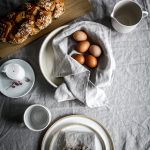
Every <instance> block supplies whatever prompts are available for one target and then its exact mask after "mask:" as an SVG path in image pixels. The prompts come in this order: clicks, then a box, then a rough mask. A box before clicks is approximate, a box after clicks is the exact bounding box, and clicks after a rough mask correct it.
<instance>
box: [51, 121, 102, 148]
mask: <svg viewBox="0 0 150 150" xmlns="http://www.w3.org/2000/svg"><path fill="white" fill-rule="evenodd" d="M71 126H83V127H85V128H87V129H88V130H90V131H92V132H94V133H95V134H96V136H97V138H98V140H99V141H100V138H101V137H100V135H99V134H98V133H97V132H96V131H94V130H93V129H92V128H91V127H88V126H86V125H83V124H79V123H77V124H70V125H67V126H65V127H63V128H62V129H60V130H59V131H57V132H56V133H55V134H54V136H53V138H52V140H51V143H52V141H53V139H54V138H56V136H57V135H58V134H59V133H60V132H61V130H64V129H66V128H69V127H71ZM49 150H51V144H50V146H49Z"/></svg>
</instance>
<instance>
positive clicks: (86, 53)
mask: <svg viewBox="0 0 150 150" xmlns="http://www.w3.org/2000/svg"><path fill="white" fill-rule="evenodd" d="M73 39H74V40H75V41H76V42H78V43H77V45H76V50H77V51H78V52H79V54H75V55H73V56H72V57H73V58H74V59H75V60H76V61H77V62H79V63H80V64H81V65H83V64H85V65H86V66H87V67H89V68H95V67H96V66H97V61H98V60H97V59H98V57H100V55H101V54H102V49H101V47H100V46H98V45H91V44H90V42H89V41H88V40H87V39H88V36H87V34H86V33H85V32H83V31H76V32H74V33H73Z"/></svg>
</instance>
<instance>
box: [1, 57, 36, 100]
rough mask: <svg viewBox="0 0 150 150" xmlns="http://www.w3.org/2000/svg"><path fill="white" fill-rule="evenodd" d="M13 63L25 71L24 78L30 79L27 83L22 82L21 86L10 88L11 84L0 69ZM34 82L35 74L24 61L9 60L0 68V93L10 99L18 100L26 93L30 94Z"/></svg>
mask: <svg viewBox="0 0 150 150" xmlns="http://www.w3.org/2000/svg"><path fill="white" fill-rule="evenodd" d="M12 62H15V63H17V64H19V65H20V66H21V67H23V69H24V70H25V76H26V77H27V78H29V79H30V81H29V82H26V81H22V83H23V84H22V85H20V86H16V87H15V88H12V87H10V85H11V83H12V82H13V81H12V80H11V79H9V78H8V77H7V76H6V75H5V74H4V73H2V72H1V71H2V69H3V68H4V66H5V65H7V64H9V63H12ZM34 82H35V74H34V71H33V69H32V67H31V66H30V64H28V63H27V62H26V61H24V60H21V59H11V60H8V61H6V62H5V63H3V64H2V65H1V66H0V92H1V93H2V94H3V95H5V96H7V97H10V98H19V97H22V96H25V95H26V94H27V93H29V92H30V90H31V89H32V87H33V85H34Z"/></svg>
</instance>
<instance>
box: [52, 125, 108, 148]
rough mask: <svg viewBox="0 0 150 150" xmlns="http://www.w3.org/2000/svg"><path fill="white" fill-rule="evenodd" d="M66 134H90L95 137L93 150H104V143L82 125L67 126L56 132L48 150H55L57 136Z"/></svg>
mask: <svg viewBox="0 0 150 150" xmlns="http://www.w3.org/2000/svg"><path fill="white" fill-rule="evenodd" d="M64 132H65V133H67V132H85V133H92V134H93V135H94V136H95V139H93V140H94V141H95V150H105V146H104V141H103V140H102V138H101V137H99V135H98V134H97V133H96V132H95V131H93V130H92V129H90V128H89V127H87V126H84V125H69V126H66V127H64V128H62V129H61V130H60V131H58V132H56V134H55V135H54V136H53V138H52V141H51V143H50V148H49V150H57V144H58V140H59V135H60V134H61V133H64Z"/></svg>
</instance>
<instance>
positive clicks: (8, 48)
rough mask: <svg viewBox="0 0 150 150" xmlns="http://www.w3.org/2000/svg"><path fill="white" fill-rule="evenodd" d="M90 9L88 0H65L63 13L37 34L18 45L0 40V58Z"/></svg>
mask: <svg viewBox="0 0 150 150" xmlns="http://www.w3.org/2000/svg"><path fill="white" fill-rule="evenodd" d="M90 10H91V5H90V3H89V2H88V0H65V13H64V14H63V15H62V16H61V17H60V18H59V19H57V20H54V21H53V22H52V24H50V25H49V26H48V27H47V28H46V29H44V30H42V31H41V32H40V33H38V34H37V35H34V36H31V37H30V38H28V39H27V40H26V41H25V42H24V43H23V44H19V45H15V44H9V43H1V42H0V58H4V57H6V56H8V55H9V54H12V53H14V52H16V51H17V50H18V49H20V48H22V47H24V46H25V45H27V44H29V43H31V42H33V41H34V40H36V39H38V38H40V37H41V36H43V35H45V34H47V33H49V32H51V31H52V30H54V29H56V28H58V27H60V26H62V25H64V24H67V23H69V22H70V21H72V20H73V19H75V18H77V17H80V16H83V15H84V14H85V13H87V12H89V11H90Z"/></svg>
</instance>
